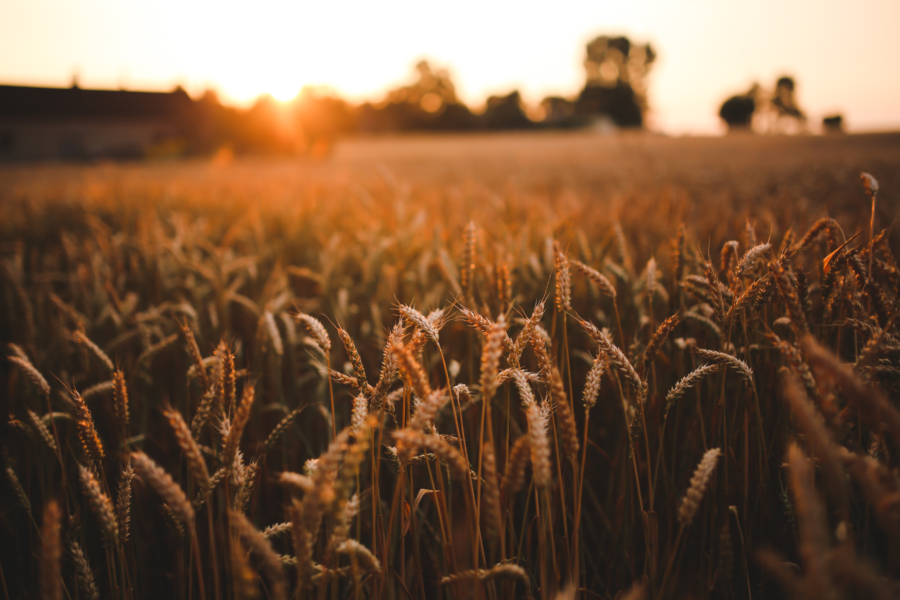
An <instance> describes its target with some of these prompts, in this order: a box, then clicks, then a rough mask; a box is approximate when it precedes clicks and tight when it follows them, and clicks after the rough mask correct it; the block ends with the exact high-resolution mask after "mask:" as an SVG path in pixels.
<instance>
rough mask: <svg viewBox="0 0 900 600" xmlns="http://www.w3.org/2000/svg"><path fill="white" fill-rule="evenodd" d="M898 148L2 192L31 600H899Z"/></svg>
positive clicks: (868, 141)
mask: <svg viewBox="0 0 900 600" xmlns="http://www.w3.org/2000/svg"><path fill="white" fill-rule="evenodd" d="M898 167H900V135H895V134H883V135H866V136H862V135H860V136H843V137H796V138H763V137H750V136H732V137H728V138H723V139H670V138H661V137H660V138H657V137H651V136H620V137H605V138H604V137H598V136H594V135H588V134H565V135H562V134H528V135H525V134H522V135H516V134H512V135H503V136H459V137H454V136H448V137H435V138H432V137H409V138H389V139H383V138H374V139H357V140H350V141H347V142H345V143H341V144H339V145H338V146H337V147H336V149H335V153H334V155H333V156H331V157H329V158H328V159H326V160H324V161H320V162H298V161H294V160H290V161H289V160H262V159H239V160H236V161H235V160H232V161H224V160H211V161H210V160H203V161H201V160H194V161H186V162H179V163H146V164H122V165H114V164H98V165H83V166H71V165H69V166H65V165H56V166H54V165H44V166H7V167H3V168H0V258H2V262H0V266H2V270H0V271H2V272H0V279H2V282H3V284H2V288H0V289H2V294H0V339H2V340H3V341H4V350H5V354H6V357H7V359H6V360H5V361H3V367H2V368H0V378H2V381H0V383H2V385H3V390H4V394H3V397H4V403H5V406H4V407H3V408H4V409H3V410H2V416H0V445H2V461H3V470H4V475H3V476H2V478H0V479H2V484H0V531H2V533H0V540H2V543H0V567H2V570H0V575H2V577H0V583H2V592H3V593H4V594H5V597H6V598H42V599H47V600H51V599H52V600H60V599H62V598H67V599H93V598H114V599H119V598H121V599H122V600H128V599H131V598H190V599H194V598H200V599H201V600H205V599H215V600H224V599H235V600H238V599H245V598H272V599H282V598H283V599H287V598H297V599H299V598H316V599H319V600H324V599H325V598H329V599H331V600H337V599H339V598H340V599H344V598H348V599H349V598H352V599H357V598H376V599H412V598H448V599H450V598H453V599H456V598H459V599H468V598H478V599H481V598H484V599H491V600H494V599H506V598H510V599H511V598H542V599H555V598H561V599H569V598H585V599H587V598H609V599H612V598H631V599H635V598H648V599H650V598H724V599H731V598H748V599H749V598H810V597H816V598H821V599H824V598H829V599H830V598H834V599H838V598H862V597H866V598H893V597H898V596H900V585H898V583H900V503H898V498H900V474H898V467H900V406H898V400H900V394H898V392H900V328H898V324H897V322H896V319H895V317H896V316H897V314H898V308H900V307H898V300H900V270H898V265H897V263H896V260H895V258H894V256H895V252H896V251H897V250H898V241H900V239H898V236H897V233H896V232H895V231H894V230H893V228H892V226H893V225H894V222H895V221H896V219H897V216H898V198H900V168H898Z"/></svg>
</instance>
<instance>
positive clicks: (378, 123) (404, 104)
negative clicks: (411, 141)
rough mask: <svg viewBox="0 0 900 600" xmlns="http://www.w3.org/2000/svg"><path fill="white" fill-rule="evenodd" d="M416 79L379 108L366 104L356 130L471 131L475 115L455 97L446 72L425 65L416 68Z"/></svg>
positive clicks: (389, 93)
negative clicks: (358, 128)
mask: <svg viewBox="0 0 900 600" xmlns="http://www.w3.org/2000/svg"><path fill="white" fill-rule="evenodd" d="M415 70H416V74H417V79H416V81H415V82H414V83H412V84H411V85H405V86H401V87H398V88H395V89H393V90H391V91H389V92H388V93H387V96H386V98H385V99H384V101H383V102H381V103H379V104H371V103H365V104H363V105H362V106H361V107H360V109H359V114H358V120H359V127H360V129H362V130H364V131H393V130H400V131H404V130H405V131H409V130H421V129H438V130H450V129H472V128H474V127H475V126H476V125H477V119H476V117H475V115H473V114H472V112H471V111H470V110H469V108H468V107H467V106H466V105H465V104H463V103H462V102H461V101H460V100H459V98H458V97H457V96H456V87H455V86H454V84H453V80H452V79H451V78H450V73H449V71H447V70H446V69H437V70H434V69H432V67H431V65H430V64H429V63H428V62H427V61H424V60H423V61H420V62H419V63H418V64H416V66H415Z"/></svg>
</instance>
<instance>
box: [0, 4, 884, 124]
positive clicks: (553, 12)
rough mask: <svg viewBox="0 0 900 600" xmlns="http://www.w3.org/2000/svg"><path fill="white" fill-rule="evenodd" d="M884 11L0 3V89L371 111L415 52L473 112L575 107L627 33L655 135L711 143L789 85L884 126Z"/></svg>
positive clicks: (813, 101)
mask: <svg viewBox="0 0 900 600" xmlns="http://www.w3.org/2000/svg"><path fill="white" fill-rule="evenodd" d="M898 24H900V3H898V2H894V1H889V0H881V1H879V0H863V1H857V2H854V3H852V5H851V3H849V2H839V1H836V0H827V1H816V2H813V1H807V0H803V1H801V0H778V1H776V0H757V1H755V2H749V1H737V0H669V1H663V0H640V1H633V2H627V3H625V2H610V1H606V0H602V1H597V0H594V1H590V2H588V1H574V0H570V1H566V2H556V3H554V4H553V5H550V4H546V3H542V4H540V5H538V4H537V3H532V4H527V3H521V2H518V3H513V2H494V3H486V2H483V1H481V2H477V1H474V0H459V1H457V2H453V3H446V2H441V3H438V2H421V1H420V2H412V1H400V0H394V1H390V2H377V3H375V2H340V3H337V2H331V3H322V2H315V3H314V2H278V1H274V0H270V1H258V2H254V3H247V2H224V1H221V0H219V1H215V2H213V1H205V0H202V1H201V0H197V1H192V2H186V1H184V0H180V1H175V0H158V1H156V2H152V3H150V2H134V1H130V2H122V1H105V0H81V1H79V2H77V3H76V2H66V1H63V0H2V3H0V83H10V84H21V85H47V86H68V85H70V84H71V83H72V80H73V75H75V74H77V76H78V82H79V85H80V86H81V87H99V88H118V87H126V88H129V89H148V90H168V89H171V88H172V87H174V86H175V85H181V86H183V87H184V88H185V89H187V90H188V92H190V93H191V94H192V95H199V94H202V93H203V91H204V90H206V89H208V88H212V89H215V90H217V91H218V92H219V94H220V97H221V98H222V99H223V101H226V102H230V103H233V104H238V105H248V104H250V103H252V101H253V100H254V99H255V98H256V97H258V96H259V95H260V94H264V93H269V94H272V95H273V96H275V97H276V98H279V99H289V98H291V97H293V96H294V95H295V94H296V93H297V92H298V91H299V90H300V88H301V87H302V86H304V85H319V86H327V87H330V88H332V89H333V90H335V91H336V92H338V93H340V94H341V95H343V96H344V97H346V98H348V99H350V100H354V101H359V100H363V99H371V100H377V99H380V98H381V96H382V94H383V93H384V92H385V91H386V90H387V89H388V88H390V87H392V86H395V85H397V84H398V83H401V82H404V81H406V80H408V79H409V77H410V73H411V70H412V65H413V64H414V63H415V62H416V61H417V60H418V59H421V58H427V59H428V60H429V61H431V62H432V63H433V64H434V65H436V66H446V67H449V68H450V69H451V72H452V73H453V75H454V80H455V83H456V85H457V89H458V92H459V94H460V96H461V98H462V99H463V100H464V101H465V102H467V103H468V104H469V105H470V106H473V107H476V108H477V107H478V106H480V105H482V104H483V102H484V99H485V98H486V97H487V96H488V95H490V94H493V93H498V94H499V93H507V92H509V91H511V90H512V89H514V88H518V89H519V90H520V91H521V92H522V94H523V96H524V98H525V100H526V101H528V102H531V103H537V102H539V101H540V99H541V98H542V97H544V96H546V95H549V94H555V95H564V96H574V95H576V94H577V92H578V90H579V89H580V88H581V86H582V85H583V83H584V74H583V68H582V61H583V58H584V46H585V43H586V42H587V41H589V40H590V39H591V38H593V37H594V36H596V35H599V34H603V33H607V34H625V35H628V36H629V37H631V39H632V40H634V41H640V42H643V41H649V42H651V43H652V44H653V45H654V47H655V48H656V50H657V51H658V53H659V61H658V62H657V64H656V65H655V67H654V70H653V72H652V73H651V76H650V81H651V83H650V104H651V112H650V115H649V124H650V127H651V128H653V129H657V130H661V131H665V132H668V133H717V132H720V131H721V126H720V124H719V121H718V118H717V116H716V112H717V109H718V106H719V104H720V103H721V102H722V100H723V99H724V98H725V97H727V96H729V95H731V94H734V93H739V92H743V91H745V90H746V89H747V88H748V87H749V86H750V84H751V83H752V82H753V81H759V82H760V83H762V84H763V85H766V86H771V85H772V84H773V83H774V80H775V78H776V77H778V76H779V75H782V74H789V75H792V76H794V77H795V78H796V80H797V83H798V98H799V101H800V105H801V106H802V107H803V108H804V109H805V110H806V111H807V113H808V114H809V115H810V117H811V118H812V119H813V120H814V121H817V120H819V119H820V118H821V117H822V116H823V115H825V114H829V113H832V112H842V113H843V114H844V115H845V120H846V123H847V127H848V129H849V130H850V131H866V130H880V129H897V128H900V78H898V77H897V74H898V73H900V64H898V63H900V36H898V35H897V34H896V28H897V26H898Z"/></svg>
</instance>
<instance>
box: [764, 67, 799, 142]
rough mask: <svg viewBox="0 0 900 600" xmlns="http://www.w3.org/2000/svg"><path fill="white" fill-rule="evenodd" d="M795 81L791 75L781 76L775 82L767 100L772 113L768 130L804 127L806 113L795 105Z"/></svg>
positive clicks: (779, 130)
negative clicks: (770, 95)
mask: <svg viewBox="0 0 900 600" xmlns="http://www.w3.org/2000/svg"><path fill="white" fill-rule="evenodd" d="M796 87H797V86H796V83H795V82H794V78H793V77H788V76H786V75H785V76H781V77H779V78H778V81H776V82H775V91H774V92H773V93H772V98H771V100H770V101H769V107H770V110H771V112H772V113H773V114H774V118H773V119H772V120H771V121H770V123H769V130H770V131H773V132H784V131H785V130H788V131H789V130H792V129H793V130H795V131H797V130H799V131H801V132H802V131H804V130H805V129H806V115H805V114H804V113H803V111H802V110H800V107H799V106H798V105H797V98H796V96H795V95H794V91H795V89H796Z"/></svg>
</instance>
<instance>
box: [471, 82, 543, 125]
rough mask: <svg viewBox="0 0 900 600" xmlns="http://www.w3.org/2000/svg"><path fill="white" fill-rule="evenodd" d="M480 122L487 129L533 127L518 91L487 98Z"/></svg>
mask: <svg viewBox="0 0 900 600" xmlns="http://www.w3.org/2000/svg"><path fill="white" fill-rule="evenodd" d="M482 120H483V121H484V126H485V127H486V128H487V129H527V128H529V127H531V126H532V125H533V123H532V122H531V120H530V119H529V118H528V116H527V115H526V114H525V108H524V106H523V104H522V96H521V95H520V94H519V91H518V90H515V91H513V92H511V93H509V94H507V95H506V96H491V97H490V98H488V99H487V107H486V108H485V111H484V115H483V116H482Z"/></svg>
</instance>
